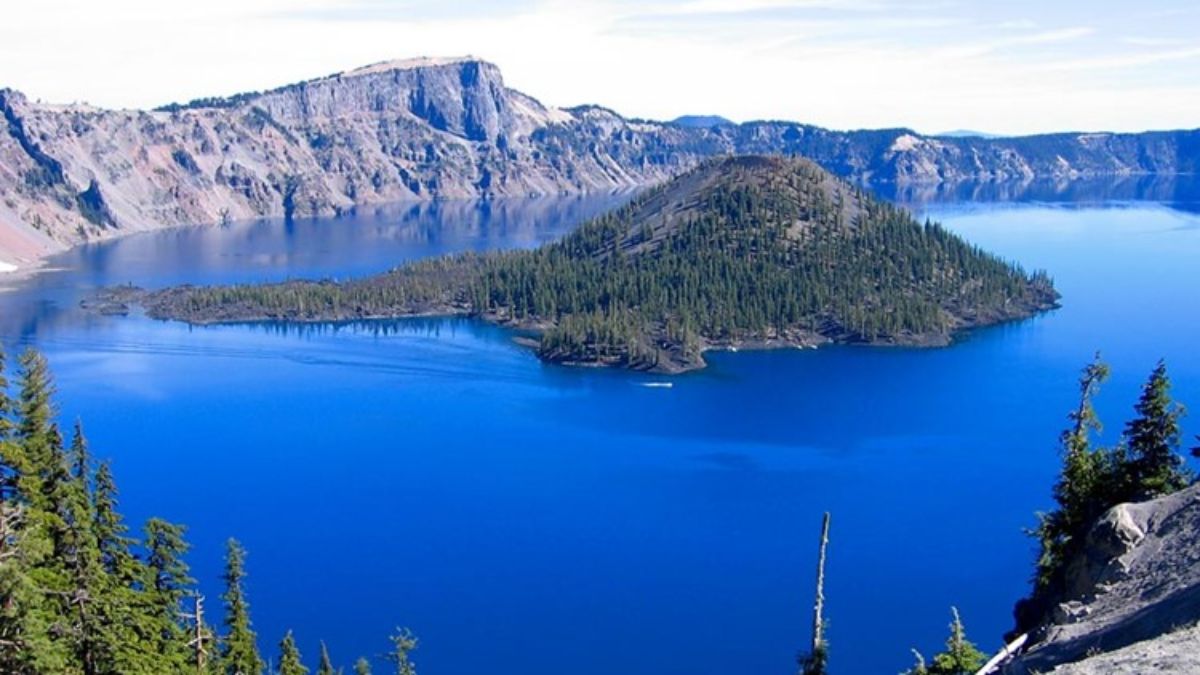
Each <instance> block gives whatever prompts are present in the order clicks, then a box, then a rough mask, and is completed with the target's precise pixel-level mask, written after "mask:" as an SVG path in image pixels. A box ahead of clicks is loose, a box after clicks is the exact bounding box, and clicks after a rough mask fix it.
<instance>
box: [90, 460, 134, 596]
mask: <svg viewBox="0 0 1200 675" xmlns="http://www.w3.org/2000/svg"><path fill="white" fill-rule="evenodd" d="M117 497H118V493H117V484H116V481H115V480H114V479H113V474H112V465H111V464H110V463H109V462H107V461H104V462H100V464H99V466H98V467H97V468H96V476H95V487H94V497H93V499H92V501H93V504H94V508H93V511H94V513H95V516H94V517H95V519H96V525H95V530H96V541H97V546H98V547H99V549H100V562H101V564H102V565H103V566H104V569H105V571H106V572H107V573H108V575H109V576H110V577H112V578H113V580H114V582H115V583H117V584H120V585H123V586H131V585H133V584H135V583H138V582H140V581H141V580H142V577H143V576H144V572H143V570H142V566H141V564H140V562H139V561H138V560H137V558H135V557H134V555H133V552H132V551H131V550H130V549H131V547H132V546H133V543H134V542H133V539H131V538H130V537H129V536H128V532H129V528H127V527H126V526H125V523H124V522H123V521H122V519H121V514H120V512H119V511H118V510H117V509H118V505H119V503H118V500H117Z"/></svg>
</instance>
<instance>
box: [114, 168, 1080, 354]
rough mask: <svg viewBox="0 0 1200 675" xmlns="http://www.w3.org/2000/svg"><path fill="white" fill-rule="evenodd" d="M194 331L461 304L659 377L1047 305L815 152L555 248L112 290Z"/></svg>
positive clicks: (628, 210) (694, 183)
mask: <svg viewBox="0 0 1200 675" xmlns="http://www.w3.org/2000/svg"><path fill="white" fill-rule="evenodd" d="M105 296H106V297H102V298H101V299H100V300H99V302H98V303H97V304H98V305H99V306H101V307H104V308H106V310H108V311H111V305H112V304H113V302H114V301H115V302H117V303H118V304H120V303H123V302H125V301H127V300H133V301H136V302H140V303H141V304H142V305H143V306H144V307H145V309H146V312H147V314H148V315H149V316H151V317H154V318H160V319H176V320H181V321H186V322H189V323H194V324H205V323H236V322H252V321H294V322H328V321H348V320H361V319H379V318H396V317H404V316H417V315H468V316H476V317H480V318H482V319H484V320H487V321H491V322H495V323H498V324H502V325H506V326H510V327H514V328H517V329H522V330H526V331H529V333H530V334H531V335H533V336H535V337H536V345H537V351H538V354H539V355H540V356H541V357H542V358H543V359H545V360H547V361H552V362H559V363H569V364H579V365H611V366H621V367H627V368H635V369H643V370H653V371H659V372H680V371H685V370H690V369H695V368H700V367H703V366H704V360H703V356H702V355H703V352H704V351H706V350H708V349H714V348H737V347H759V348H761V347H776V346H795V347H800V346H815V345H818V344H822V343H829V342H836V343H850V344H869V345H911V346H939V345H946V344H948V343H949V342H950V341H951V339H952V337H953V336H954V335H955V334H956V333H957V332H959V331H963V330H966V329H970V328H975V327H980V326H987V325H991V324H996V323H1000V322H1004V321H1009V320H1014V319H1021V318H1025V317H1029V316H1031V315H1033V314H1035V313H1037V312H1040V311H1044V310H1047V309H1051V308H1053V307H1055V306H1057V300H1058V297H1059V296H1058V293H1057V292H1056V291H1055V290H1054V286H1053V283H1052V282H1051V280H1050V278H1049V277H1048V276H1047V275H1046V274H1045V273H1042V272H1035V273H1032V274H1030V273H1027V272H1026V271H1025V270H1023V269H1021V268H1020V267H1018V266H1016V265H1014V264H1011V263H1009V262H1006V261H1004V260H1002V259H1000V258H998V257H996V256H994V255H991V254H989V253H986V252H984V251H982V250H980V249H979V248H977V247H975V246H972V245H971V244H968V243H967V242H965V241H964V240H963V239H961V238H960V237H958V236H957V235H955V234H953V233H951V232H949V231H947V230H946V229H944V228H942V227H941V226H940V225H938V224H935V223H930V222H925V223H923V224H922V223H920V222H918V221H916V220H915V219H914V218H913V216H912V215H911V214H909V213H908V212H907V211H905V210H903V209H901V208H898V207H896V206H893V205H891V204H888V203H886V202H883V201H881V200H878V199H876V198H874V197H872V196H871V195H869V194H868V193H866V192H865V191H864V190H862V189H861V188H858V187H855V186H852V185H850V184H849V183H846V182H845V181H842V180H840V179H838V178H836V177H835V176H833V175H832V174H830V173H829V172H827V171H825V170H824V169H822V168H820V167H819V166H818V165H816V164H815V163H813V162H811V161H808V160H803V159H793V158H782V157H760V156H745V157H728V158H723V159H718V160H713V161H710V162H707V163H705V164H703V165H702V166H700V167H698V168H696V169H694V170H692V171H690V172H688V173H686V174H684V175H682V176H680V177H678V178H676V179H674V180H672V181H670V182H668V183H666V184H664V185H662V186H660V187H658V188H655V189H652V190H649V191H647V192H645V193H643V194H642V195H640V196H639V197H637V198H635V199H634V200H633V201H632V202H630V203H629V204H627V205H626V206H623V207H621V208H619V209H616V210H615V211H613V212H611V213H608V214H606V215H603V216H601V217H599V218H596V219H594V220H591V221H589V222H587V223H585V224H583V225H582V226H580V227H579V228H578V229H577V230H576V231H574V232H573V233H571V234H570V235H568V236H567V237H565V238H564V239H562V240H561V241H559V242H557V243H554V244H550V245H547V246H544V247H542V248H539V249H536V250H532V251H510V252H502V253H490V254H460V255H455V256H451V257H445V258H439V259H434V260H428V261H421V262H416V263H412V264H408V265H404V266H402V267H399V268H397V269H394V270H392V271H390V272H387V273H385V274H381V275H377V276H373V277H369V278H365V279H359V280H352V281H344V282H335V281H328V280H326V281H289V282H284V283H277V284H264V285H236V286H214V287H194V286H180V287H174V288H168V289H164V290H160V291H155V292H149V293H140V292H136V293H135V292H131V291H130V290H128V289H112V290H110V291H109V292H108V293H106V294H105Z"/></svg>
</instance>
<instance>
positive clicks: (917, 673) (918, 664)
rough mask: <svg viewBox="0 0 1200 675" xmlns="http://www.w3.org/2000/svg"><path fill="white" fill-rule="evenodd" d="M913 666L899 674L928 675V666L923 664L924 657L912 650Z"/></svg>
mask: <svg viewBox="0 0 1200 675" xmlns="http://www.w3.org/2000/svg"><path fill="white" fill-rule="evenodd" d="M912 653H913V659H914V661H913V666H912V668H909V669H908V670H906V671H904V672H903V673H901V675H929V665H928V664H927V663H925V656H924V655H923V654H921V652H919V651H917V650H915V649H914V650H912Z"/></svg>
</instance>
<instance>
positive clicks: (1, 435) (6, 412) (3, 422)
mask: <svg viewBox="0 0 1200 675" xmlns="http://www.w3.org/2000/svg"><path fill="white" fill-rule="evenodd" d="M6 363H7V361H6V357H5V355H4V350H3V349H0V443H3V442H5V441H6V440H8V438H9V437H10V436H12V433H13V423H12V414H13V400H12V398H11V397H10V396H9V394H8V377H7V376H6V375H5V373H4V368H5V364H6ZM0 461H2V460H0Z"/></svg>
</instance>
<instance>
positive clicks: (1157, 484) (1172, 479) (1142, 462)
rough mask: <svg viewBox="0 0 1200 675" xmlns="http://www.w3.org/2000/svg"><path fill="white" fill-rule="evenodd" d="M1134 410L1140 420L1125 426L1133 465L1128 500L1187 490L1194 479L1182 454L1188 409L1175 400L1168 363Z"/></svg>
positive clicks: (1148, 383) (1128, 473)
mask: <svg viewBox="0 0 1200 675" xmlns="http://www.w3.org/2000/svg"><path fill="white" fill-rule="evenodd" d="M1134 410H1135V411H1136V412H1137V417H1135V418H1134V419H1133V420H1131V421H1130V422H1129V423H1128V424H1127V425H1126V427H1125V439H1126V442H1127V443H1128V447H1129V465H1128V470H1127V471H1126V472H1125V473H1126V475H1125V476H1124V481H1123V483H1124V485H1126V486H1127V490H1128V491H1129V494H1128V495H1127V496H1128V498H1130V499H1133V500H1143V499H1149V498H1153V497H1158V496H1160V495H1164V494H1169V493H1171V492H1175V491H1178V490H1182V489H1183V488H1185V487H1187V485H1188V483H1190V482H1191V477H1190V476H1189V475H1188V473H1187V471H1186V469H1185V468H1184V463H1183V457H1182V456H1180V455H1179V453H1178V450H1179V444H1180V431H1179V420H1180V418H1181V417H1183V414H1184V410H1183V407H1182V406H1180V405H1179V404H1178V403H1176V402H1175V401H1173V400H1172V399H1171V380H1170V378H1169V377H1168V376H1167V365H1166V363H1165V362H1163V361H1159V362H1158V365H1157V366H1155V368H1154V372H1152V373H1151V374H1150V378H1149V379H1148V380H1147V381H1146V384H1145V386H1143V387H1142V395H1141V398H1139V399H1138V402H1137V405H1135V406H1134Z"/></svg>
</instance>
